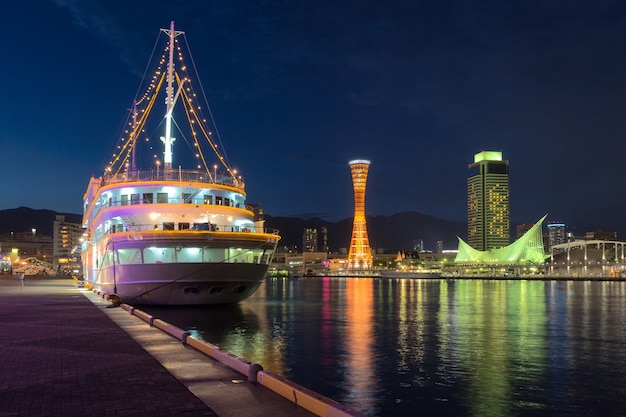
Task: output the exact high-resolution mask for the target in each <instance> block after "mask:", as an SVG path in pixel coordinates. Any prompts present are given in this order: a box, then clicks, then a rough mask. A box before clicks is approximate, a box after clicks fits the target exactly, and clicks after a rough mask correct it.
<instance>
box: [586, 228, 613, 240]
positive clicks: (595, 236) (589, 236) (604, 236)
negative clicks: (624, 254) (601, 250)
mask: <svg viewBox="0 0 626 417" xmlns="http://www.w3.org/2000/svg"><path fill="white" fill-rule="evenodd" d="M585 239H586V240H610V241H616V240H617V232H607V231H604V230H596V231H595V232H587V233H585Z"/></svg>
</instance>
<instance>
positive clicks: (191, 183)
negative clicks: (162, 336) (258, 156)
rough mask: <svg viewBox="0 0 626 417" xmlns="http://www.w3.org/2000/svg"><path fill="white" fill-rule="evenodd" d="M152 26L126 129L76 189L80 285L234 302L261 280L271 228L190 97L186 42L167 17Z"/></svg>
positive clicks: (178, 301)
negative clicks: (156, 30) (152, 43)
mask: <svg viewBox="0 0 626 417" xmlns="http://www.w3.org/2000/svg"><path fill="white" fill-rule="evenodd" d="M159 36H160V38H164V39H162V43H163V47H162V54H161V55H160V56H158V54H157V59H156V63H155V65H154V68H153V69H152V72H150V73H148V77H147V80H146V82H145V83H144V85H145V88H143V89H141V90H140V93H139V94H138V96H137V97H136V98H135V99H134V100H133V103H132V106H131V107H132V110H131V111H129V116H128V120H127V122H126V127H127V129H125V130H124V132H123V133H122V134H121V137H120V140H119V142H118V145H117V147H116V148H115V152H114V153H113V156H112V159H111V161H110V163H109V164H108V165H107V166H106V168H105V169H104V173H103V175H102V176H100V177H92V178H91V180H90V181H89V185H88V187H87V191H86V192H85V195H84V206H83V210H84V213H83V214H84V216H83V228H84V230H85V233H84V235H83V242H82V253H81V258H82V263H83V275H84V281H85V285H86V286H88V287H93V288H95V289H99V290H101V291H103V292H104V293H108V294H116V295H117V296H118V297H119V298H121V300H122V301H123V302H126V303H130V304H155V305H194V304H226V303H236V302H239V301H241V300H244V299H245V298H247V297H249V296H250V295H252V294H253V293H254V292H255V291H256V290H257V289H258V287H259V286H260V285H261V283H262V282H263V279H264V277H265V274H266V272H267V269H268V266H269V264H270V262H271V260H272V257H273V254H274V252H275V250H276V245H277V243H278V241H279V239H280V236H279V234H278V232H277V231H275V230H268V229H265V228H264V221H263V219H262V210H260V209H259V207H258V206H256V207H252V206H249V205H246V192H245V183H244V180H243V178H242V177H241V176H240V175H238V173H237V170H236V169H234V168H233V167H231V165H230V164H229V163H228V160H227V158H226V156H225V154H224V153H223V150H222V149H223V147H222V144H221V140H220V139H219V135H218V134H217V133H216V132H217V129H215V127H214V126H213V128H212V127H211V126H212V125H209V123H207V120H209V121H210V122H211V123H212V120H213V116H212V115H211V113H210V108H209V107H208V103H206V99H205V100H204V102H198V97H204V94H200V92H201V91H202V86H201V85H200V84H194V83H193V82H192V77H191V76H190V74H191V71H190V69H192V68H194V66H193V59H192V58H191V56H190V55H189V56H187V55H185V54H184V53H183V50H184V49H185V47H186V45H187V42H186V41H185V42H179V39H180V38H183V39H184V32H180V31H176V30H175V28H174V22H172V23H171V24H170V27H169V29H161V32H160V34H159ZM193 74H194V75H196V78H197V72H196V71H193ZM160 107H161V112H160V113H159V114H154V113H155V112H158V109H159V108H160ZM175 110H176V111H175ZM151 115H152V117H150V116H151ZM179 115H180V117H179ZM155 118H156V122H154V123H156V125H151V124H150V121H151V120H153V119H155ZM183 122H185V123H183ZM155 126H156V127H155ZM182 126H187V130H184V129H183V127H182ZM146 132H151V134H154V135H155V136H157V137H158V138H157V140H156V141H155V140H153V139H152V138H151V137H150V135H148V134H146ZM175 135H176V136H178V138H177V137H176V136H175ZM159 136H160V137H159ZM177 139H178V140H177ZM175 142H176V144H177V145H179V146H178V147H177V151H176V152H177V162H174V158H173V156H174V143H175ZM183 145H186V146H183ZM185 147H186V148H188V150H189V151H191V152H188V154H190V155H188V156H187V158H188V159H187V161H185V162H186V163H187V164H188V165H186V168H183V167H182V163H183V158H182V157H181V158H180V161H181V162H178V155H179V154H181V155H182V150H183V149H184V148H185ZM153 148H154V149H153ZM179 149H180V150H181V151H180V152H179ZM146 156H147V157H146ZM142 158H143V159H142ZM140 160H142V164H143V165H141V168H140ZM190 161H191V162H190ZM189 165H191V168H190V167H189Z"/></svg>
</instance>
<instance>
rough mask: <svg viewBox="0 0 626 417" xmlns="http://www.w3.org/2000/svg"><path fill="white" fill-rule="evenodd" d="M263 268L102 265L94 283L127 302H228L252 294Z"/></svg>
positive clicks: (260, 281) (259, 282)
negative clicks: (105, 266)
mask: <svg viewBox="0 0 626 417" xmlns="http://www.w3.org/2000/svg"><path fill="white" fill-rule="evenodd" d="M266 271H267V266H266V265H245V264H241V265H237V264H217V263H213V264H202V263H200V264H190V263H185V264H158V265H124V266H121V265H120V266H116V267H113V266H110V267H107V268H104V269H103V270H102V271H101V274H100V275H101V276H100V277H99V279H98V280H97V281H96V282H95V286H97V287H98V288H100V289H101V290H102V291H104V292H105V293H115V294H117V295H118V296H119V297H120V298H121V299H122V300H123V301H124V302H126V303H129V304H157V305H194V304H229V303H237V302H239V301H242V300H245V299H246V298H248V297H249V296H250V295H252V294H253V293H254V292H255V291H256V290H257V289H258V288H259V286H260V285H261V283H262V282H263V278H264V276H265V272H266ZM180 277H184V278H180Z"/></svg>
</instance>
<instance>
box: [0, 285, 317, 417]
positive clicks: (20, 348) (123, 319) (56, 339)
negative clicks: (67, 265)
mask: <svg viewBox="0 0 626 417" xmlns="http://www.w3.org/2000/svg"><path fill="white" fill-rule="evenodd" d="M108 304H109V303H108V302H105V301H104V300H101V299H99V297H98V296H97V295H96V294H94V293H92V292H90V291H87V290H84V289H79V288H77V286H76V285H75V282H74V281H73V280H71V279H50V278H47V279H45V278H32V279H31V278H30V277H26V279H25V281H24V282H23V286H22V282H20V280H19V279H17V277H16V276H12V277H11V276H3V275H0V417H5V416H64V417H73V416H115V417H122V416H220V417H230V416H244V415H245V416H267V415H271V416H272V417H280V416H303V417H304V416H311V415H312V414H311V413H309V412H307V411H306V410H304V409H302V408H300V407H297V406H296V405H294V404H293V403H291V402H289V401H286V400H284V399H283V398H281V397H279V396H278V395H276V394H275V393H273V392H271V391H269V390H267V389H266V388H265V387H263V386H260V385H257V384H255V383H250V382H247V381H246V378H245V377H243V376H242V375H241V374H239V373H237V372H236V371H233V370H232V369H230V368H228V367H225V366H223V365H221V364H220V363H219V362H216V361H214V360H213V359H211V358H209V357H207V356H205V355H203V354H201V353H199V352H196V351H195V350H194V349H192V348H189V347H186V346H184V345H183V344H182V343H180V342H177V341H176V340H175V339H174V338H172V337H170V336H168V335H166V334H164V333H162V332H161V331H160V330H158V329H155V328H152V327H150V326H148V325H147V324H146V323H144V322H142V321H141V320H140V319H138V318H136V317H133V316H131V315H129V314H128V312H126V311H124V310H122V309H120V308H106V307H107V305H108ZM113 320H115V321H113ZM120 326H121V327H120ZM148 352H150V353H148ZM166 368H167V369H166ZM173 374H174V375H176V377H175V376H174V375H173ZM194 394H195V395H194Z"/></svg>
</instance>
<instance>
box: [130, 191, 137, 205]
mask: <svg viewBox="0 0 626 417" xmlns="http://www.w3.org/2000/svg"><path fill="white" fill-rule="evenodd" d="M130 204H131V205H135V204H139V193H136V194H131V195H130Z"/></svg>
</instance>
